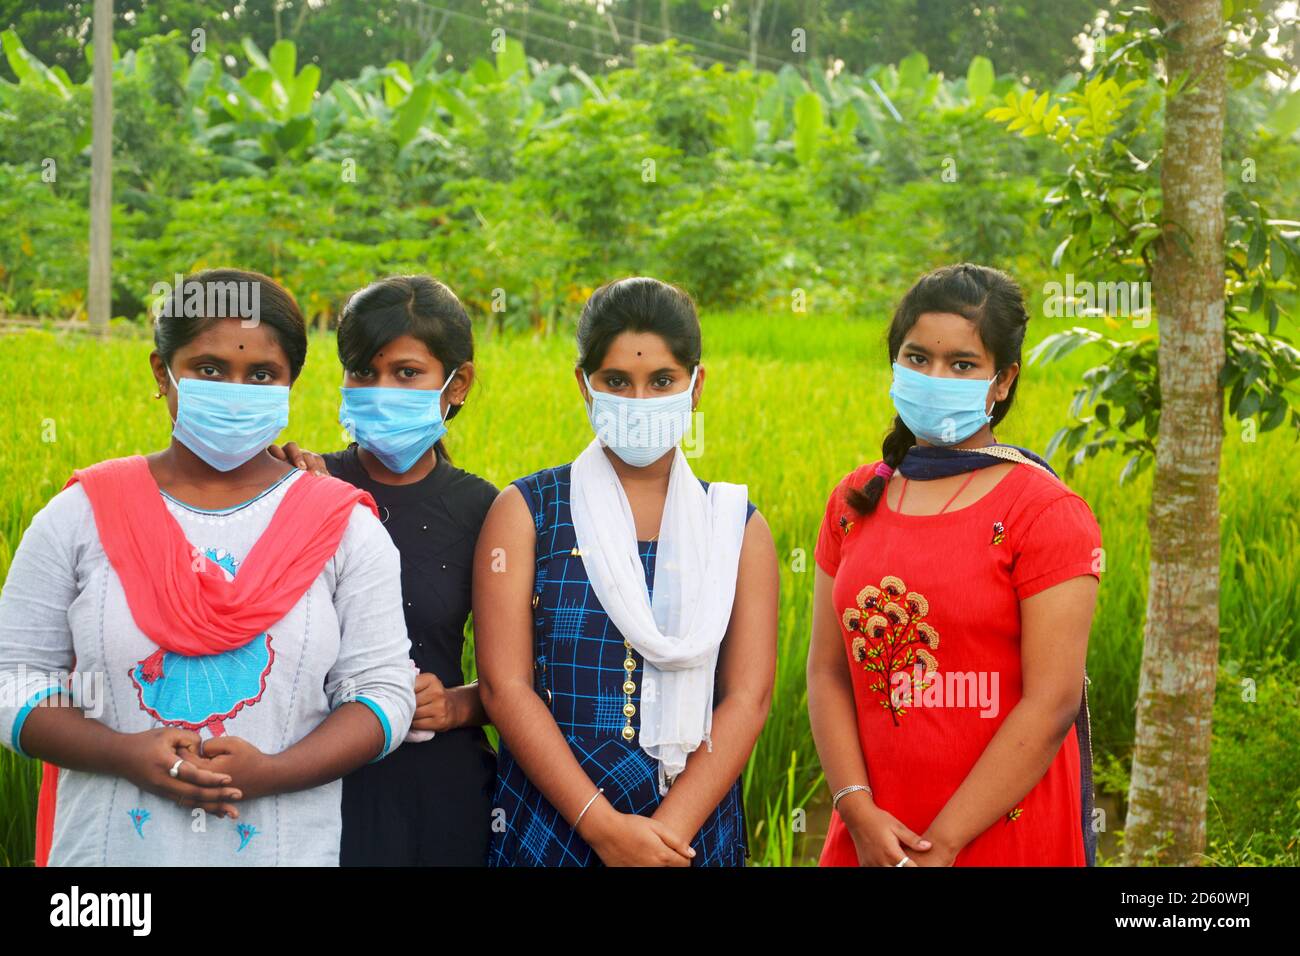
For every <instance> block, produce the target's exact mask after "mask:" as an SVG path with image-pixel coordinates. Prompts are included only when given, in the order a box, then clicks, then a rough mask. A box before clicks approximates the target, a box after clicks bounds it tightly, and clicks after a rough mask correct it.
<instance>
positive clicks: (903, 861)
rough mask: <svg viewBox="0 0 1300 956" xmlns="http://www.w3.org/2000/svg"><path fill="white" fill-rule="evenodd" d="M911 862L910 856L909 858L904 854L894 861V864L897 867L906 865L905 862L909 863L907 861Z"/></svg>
mask: <svg viewBox="0 0 1300 956" xmlns="http://www.w3.org/2000/svg"><path fill="white" fill-rule="evenodd" d="M911 862H912V858H911V857H910V856H905V857H903V858H902V859H901V860H899V861H898V862H897V863H895V864H894V866H895V867H899V866H907V864H909V863H911Z"/></svg>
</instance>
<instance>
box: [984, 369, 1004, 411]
mask: <svg viewBox="0 0 1300 956" xmlns="http://www.w3.org/2000/svg"><path fill="white" fill-rule="evenodd" d="M1001 374H1002V373H1001V372H994V373H993V377H992V378H991V379H989V385H990V386H992V385H993V383H994V382H996V381H997V380H998V376H999V375H1001ZM997 407H998V400H997V399H996V398H995V399H993V404H992V405H990V406H989V409H988V411H986V412H985V413H984V420H985V422H991V421H993V409H995V408H997Z"/></svg>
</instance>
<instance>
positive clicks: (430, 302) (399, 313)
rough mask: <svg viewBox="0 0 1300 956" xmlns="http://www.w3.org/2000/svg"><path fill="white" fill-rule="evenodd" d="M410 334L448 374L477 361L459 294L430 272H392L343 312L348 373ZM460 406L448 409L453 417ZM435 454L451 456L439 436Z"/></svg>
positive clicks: (342, 347) (342, 350)
mask: <svg viewBox="0 0 1300 956" xmlns="http://www.w3.org/2000/svg"><path fill="white" fill-rule="evenodd" d="M403 335H412V336H414V337H415V338H417V339H419V340H420V341H421V342H423V343H424V345H425V348H427V349H428V350H429V352H430V353H431V354H432V355H433V357H434V358H436V359H437V360H438V361H439V362H441V363H442V369H443V373H444V374H445V375H450V374H451V373H452V372H453V371H454V370H455V369H457V368H459V367H460V366H461V365H464V364H465V363H466V362H472V361H473V360H474V329H473V326H472V325H471V324H470V320H469V315H468V314H466V312H465V307H464V306H463V305H461V304H460V299H458V298H456V293H454V292H452V291H451V289H449V288H447V286H445V285H443V284H442V283H441V282H439V281H438V280H437V279H435V278H433V277H432V276H426V275H403V276H388V277H387V278H384V279H380V280H378V281H376V282H372V283H371V284H370V285H368V286H366V287H365V288H364V289H361V290H359V291H357V292H355V293H353V294H352V296H351V297H350V298H349V299H348V302H347V305H345V306H344V307H343V314H342V315H341V316H339V330H338V351H339V361H340V362H342V363H343V367H344V368H345V369H347V370H348V371H350V372H355V371H357V370H359V369H363V368H366V367H367V366H368V365H369V364H370V362H371V361H372V360H373V359H374V357H375V355H376V354H377V353H378V352H379V350H380V349H382V348H383V347H384V346H385V345H387V344H388V343H389V342H391V341H393V339H396V338H400V337H401V336H403ZM459 411H460V406H459V405H452V406H451V407H450V408H448V409H447V416H446V417H447V418H448V419H452V418H455V417H456V414H457V413H458V412H459ZM434 451H435V453H436V454H437V455H438V456H439V457H441V458H446V459H447V460H448V461H450V460H451V459H450V456H449V455H448V454H447V449H446V447H445V446H444V445H443V443H442V441H441V440H439V441H438V443H437V444H436V445H434Z"/></svg>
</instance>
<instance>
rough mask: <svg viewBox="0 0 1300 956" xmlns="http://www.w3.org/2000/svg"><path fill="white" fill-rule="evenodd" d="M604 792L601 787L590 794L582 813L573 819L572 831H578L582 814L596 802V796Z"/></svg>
mask: <svg viewBox="0 0 1300 956" xmlns="http://www.w3.org/2000/svg"><path fill="white" fill-rule="evenodd" d="M604 792H605V788H604V787H601V788H600V789H599V790H597V791H596V792H595V793H593V794H592V795H591V799H590V800H588V801H587V805H586V806H585V807H583V808H582V813H579V814H578V819H576V820H574V821H573V832H574V833H577V832H578V824H579V823H581V822H582V815H583V814H584V813H586V812H587V811H588V810H590V809H591V805H592V804H593V803H595V802H596V798H597V797H599V796H600V795H601V794H602V793H604Z"/></svg>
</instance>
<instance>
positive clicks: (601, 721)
mask: <svg viewBox="0 0 1300 956" xmlns="http://www.w3.org/2000/svg"><path fill="white" fill-rule="evenodd" d="M570 467H571V466H570V465H560V466H559V467H557V468H548V469H546V470H544V471H539V472H536V473H535V474H532V475H528V476H527V477H525V478H520V479H519V480H518V481H516V482H514V484H515V486H516V487H517V488H518V489H519V490H520V492H522V493H523V496H524V501H525V502H527V504H528V508H529V510H530V511H531V512H532V515H533V521H534V523H535V525H536V526H537V566H536V573H535V583H534V587H533V594H534V599H533V608H534V613H533V634H534V638H533V651H534V655H533V656H534V665H535V677H536V679H537V688H538V692H539V693H540V694H541V695H542V697H543V698H544V699H546V700H548V702H549V705H550V709H551V714H552V716H554V718H555V722H556V723H557V724H558V725H559V727H560V732H561V733H563V734H564V738H565V740H567V741H568V743H569V747H570V748H571V749H572V750H573V755H574V756H575V757H576V758H577V759H578V762H579V763H580V764H581V765H582V769H583V770H585V771H586V773H587V775H588V776H589V777H590V778H591V779H592V781H593V782H594V783H595V785H596V786H597V787H604V788H605V797H606V798H607V799H608V800H609V801H610V802H611V803H612V804H613V805H614V808H615V809H616V810H619V811H620V812H622V813H639V814H644V815H647V816H648V815H650V814H652V813H654V811H655V808H656V807H658V805H659V801H660V796H659V785H658V768H657V766H656V763H655V761H654V760H653V759H651V758H650V756H649V755H647V754H646V752H645V751H644V750H642V749H641V742H640V738H639V736H638V737H634V738H633V739H632V740H631V741H626V740H624V739H623V737H622V731H623V728H624V726H625V725H626V724H627V719H626V718H625V717H624V716H623V705H624V704H625V703H626V701H627V698H626V697H625V696H624V694H623V682H624V680H625V679H626V672H625V671H624V669H623V661H624V660H625V658H626V654H627V648H626V647H625V646H624V644H623V635H622V634H620V633H619V631H618V629H617V628H616V627H614V625H613V624H612V623H611V622H610V620H609V617H608V616H607V615H606V614H605V611H604V610H603V609H602V608H601V606H600V603H599V602H598V601H597V599H596V596H595V594H594V593H593V592H592V589H591V582H590V581H589V580H588V578H587V572H586V569H585V568H584V567H583V563H582V557H581V556H580V555H578V554H576V553H575V552H576V548H577V538H576V536H575V534H574V531H573V518H572V515H571V513H570V511H569V472H570ZM701 484H704V485H705V487H708V485H707V483H706V482H701ZM753 513H754V505H753V504H750V505H749V510H748V514H747V515H746V519H747V520H748V516H749V515H752V514H753ZM639 545H640V552H641V563H642V564H643V565H644V566H645V574H646V587H647V589H651V588H653V586H654V562H655V547H656V542H653V541H641V542H639ZM631 654H632V657H633V659H634V660H635V661H636V670H635V671H633V672H632V680H633V681H634V682H635V684H636V687H637V690H636V693H635V694H633V695H632V703H633V704H635V705H636V713H637V716H635V717H633V718H632V726H633V728H634V729H636V730H637V731H638V732H639V730H640V713H641V700H640V694H641V676H642V671H643V669H644V665H643V662H642V660H641V656H640V655H639V654H638V653H637V652H636V651H635V650H634V651H632V652H631ZM492 805H493V807H494V818H495V819H496V820H501V823H497V822H494V825H493V833H492V843H491V846H490V848H489V850H488V865H489V866H600V865H601V861H600V857H599V856H597V854H596V853H595V851H594V850H592V849H591V847H590V846H588V845H587V843H586V842H585V841H584V840H583V839H582V838H581V837H579V836H578V835H577V834H576V833H574V832H573V830H572V828H571V827H570V826H569V824H568V822H567V821H566V820H565V819H564V817H562V816H561V815H560V814H559V812H558V811H557V810H556V809H555V808H554V807H553V806H551V804H550V802H549V801H548V800H547V799H546V798H545V797H544V796H542V794H541V791H539V790H538V789H537V788H536V787H534V786H533V785H532V783H530V782H529V780H528V778H527V777H526V776H525V775H524V771H523V768H522V767H520V766H519V764H517V763H516V762H515V760H514V758H513V757H512V756H511V754H510V751H509V748H508V747H507V746H506V743H505V741H504V740H503V741H501V746H500V752H499V755H498V761H497V781H496V792H495V796H494V799H493V804H492ZM502 823H504V826H502ZM691 846H692V847H694V849H695V853H696V856H695V858H694V859H693V860H692V861H691V862H692V865H694V866H743V865H744V863H745V858H746V857H747V856H748V855H749V849H748V846H747V843H746V837H745V817H744V808H743V806H742V803H741V783H740V780H739V779H737V780H736V782H735V783H734V784H732V786H731V789H730V790H728V791H727V794H726V796H725V797H723V799H722V802H721V803H720V804H719V805H718V806H717V808H716V809H715V810H714V811H713V812H712V813H711V814H710V815H709V817H708V819H706V820H705V822H704V825H703V826H702V827H700V830H699V833H698V834H697V835H696V837H695V840H694V841H693V842H692V843H691Z"/></svg>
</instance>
